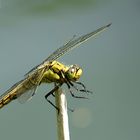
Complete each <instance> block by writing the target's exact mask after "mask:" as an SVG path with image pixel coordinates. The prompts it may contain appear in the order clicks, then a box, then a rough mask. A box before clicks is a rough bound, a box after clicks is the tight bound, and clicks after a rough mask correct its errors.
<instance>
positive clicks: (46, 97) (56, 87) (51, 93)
mask: <svg viewBox="0 0 140 140" xmlns="http://www.w3.org/2000/svg"><path fill="white" fill-rule="evenodd" d="M61 85H62V84H60V85H57V86H55V87H54V88H53V89H52V90H51V91H50V92H49V93H47V94H46V95H45V99H46V100H47V101H48V102H49V103H50V104H51V105H52V106H53V107H54V108H55V109H56V110H57V111H58V113H59V108H58V107H57V106H56V105H54V104H53V103H52V102H51V101H50V100H49V99H48V97H49V96H50V95H54V92H55V91H56V90H57V89H58V88H59V87H60V86H61Z"/></svg>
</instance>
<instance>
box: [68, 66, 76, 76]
mask: <svg viewBox="0 0 140 140" xmlns="http://www.w3.org/2000/svg"><path fill="white" fill-rule="evenodd" d="M69 72H70V73H71V74H73V73H74V72H75V68H74V67H73V66H72V67H71V68H70V69H69Z"/></svg>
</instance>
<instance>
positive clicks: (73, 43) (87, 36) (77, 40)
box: [26, 23, 111, 75]
mask: <svg viewBox="0 0 140 140" xmlns="http://www.w3.org/2000/svg"><path fill="white" fill-rule="evenodd" d="M110 25H111V23H110V24H108V25H105V26H103V27H101V28H99V29H97V30H95V31H93V32H90V33H88V34H85V35H82V36H80V37H79V38H75V39H72V40H70V41H69V42H68V43H66V44H65V45H63V46H62V47H60V48H58V49H57V50H56V51H54V52H53V53H52V54H51V55H50V56H49V57H48V58H47V59H45V60H44V61H43V62H42V63H41V64H39V65H37V66H36V67H34V68H33V69H31V70H30V71H29V72H28V73H27V74H26V75H28V74H30V73H32V72H34V71H36V70H37V69H38V67H40V66H41V65H43V64H44V63H47V62H49V61H53V60H56V59H58V58H59V57H61V56H62V55H64V54H66V53H67V52H68V51H70V50H72V49H74V48H76V47H78V46H79V45H80V44H82V43H83V42H85V41H87V40H88V39H90V38H91V37H94V36H96V35H97V34H99V33H100V32H102V31H104V30H105V29H106V28H108V27H109V26H110Z"/></svg>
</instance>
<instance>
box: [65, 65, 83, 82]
mask: <svg viewBox="0 0 140 140" xmlns="http://www.w3.org/2000/svg"><path fill="white" fill-rule="evenodd" d="M81 75H82V69H81V68H80V67H79V66H78V65H76V64H75V65H71V66H70V67H69V69H68V70H67V71H66V74H65V76H66V77H67V78H68V79H69V80H70V81H77V80H78V79H79V78H80V76H81Z"/></svg>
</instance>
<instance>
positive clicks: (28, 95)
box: [17, 86, 37, 104]
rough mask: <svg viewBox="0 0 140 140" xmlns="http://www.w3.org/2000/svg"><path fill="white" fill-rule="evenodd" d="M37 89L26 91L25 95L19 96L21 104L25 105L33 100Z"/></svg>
mask: <svg viewBox="0 0 140 140" xmlns="http://www.w3.org/2000/svg"><path fill="white" fill-rule="evenodd" d="M36 89H37V86H36V87H34V88H32V89H30V90H28V91H26V92H25V93H23V94H21V95H19V97H18V98H17V99H18V101H19V103H21V104H23V103H25V102H26V101H29V100H31V99H32V97H33V95H34V94H35V92H36Z"/></svg>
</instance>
